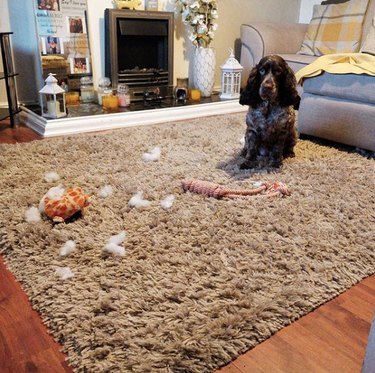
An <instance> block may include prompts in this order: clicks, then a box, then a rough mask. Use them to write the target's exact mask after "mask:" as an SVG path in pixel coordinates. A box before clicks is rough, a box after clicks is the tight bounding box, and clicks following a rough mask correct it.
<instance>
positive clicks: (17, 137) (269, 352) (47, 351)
mask: <svg viewBox="0 0 375 373" xmlns="http://www.w3.org/2000/svg"><path fill="white" fill-rule="evenodd" d="M35 139H40V136H38V135H36V134H35V133H34V132H33V131H31V130H30V129H28V128H26V127H24V126H20V127H18V128H16V129H10V128H9V122H7V121H3V122H0V143H16V142H27V141H32V140H35ZM374 309H375V275H373V276H371V277H369V278H367V279H365V280H363V281H362V282H360V283H359V284H358V285H356V286H354V287H352V288H351V289H349V290H348V291H346V292H345V293H343V294H341V295H340V296H338V297H337V298H336V299H334V300H332V301H330V302H328V303H326V304H325V305H323V306H321V307H319V308H318V309H316V310H315V311H313V312H311V313H309V314H308V315H306V316H304V317H302V318H301V319H300V320H298V321H296V322H295V323H293V324H292V325H290V326H288V327H286V328H284V329H282V330H281V331H280V332H278V333H276V334H275V335H274V336H272V337H271V338H269V339H268V340H266V341H265V342H263V343H261V344H260V345H258V346H256V347H255V348H253V349H252V350H250V351H248V352H247V353H246V354H244V355H242V356H241V357H239V358H238V359H237V360H235V361H233V362H232V363H230V364H228V365H227V366H225V367H224V368H222V369H220V370H219V371H217V373H258V372H265V373H318V372H319V373H323V372H325V373H356V372H358V373H359V372H360V370H361V366H362V362H363V358H364V354H365V348H366V343H367V338H368V332H369V330H370V324H371V321H372V318H373V313H374ZM59 348H60V346H59V345H58V344H57V343H56V342H54V341H53V339H52V338H51V337H50V336H49V335H48V333H47V329H46V328H45V327H44V325H43V324H42V322H41V320H40V317H39V315H38V313H37V312H35V311H33V310H32V308H31V306H30V304H29V302H28V300H27V297H26V295H25V293H24V292H23V291H22V289H21V287H20V285H19V284H18V283H17V282H16V280H15V278H14V276H13V275H12V274H11V273H10V272H9V271H8V270H7V269H6V268H5V266H4V262H3V261H2V259H1V257H0V373H24V372H43V373H63V372H72V370H71V368H70V367H69V366H68V365H67V364H66V363H65V362H64V355H63V354H62V353H61V352H59ZM374 372H375V367H374ZM95 373H99V372H95ZM145 373H152V372H145Z"/></svg>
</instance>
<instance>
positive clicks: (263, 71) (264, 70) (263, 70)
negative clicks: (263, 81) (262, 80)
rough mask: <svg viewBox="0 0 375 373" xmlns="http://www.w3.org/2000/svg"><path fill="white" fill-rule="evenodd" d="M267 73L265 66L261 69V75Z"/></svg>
mask: <svg viewBox="0 0 375 373" xmlns="http://www.w3.org/2000/svg"><path fill="white" fill-rule="evenodd" d="M265 73H266V69H264V68H263V67H262V68H261V69H259V74H260V75H264V74H265Z"/></svg>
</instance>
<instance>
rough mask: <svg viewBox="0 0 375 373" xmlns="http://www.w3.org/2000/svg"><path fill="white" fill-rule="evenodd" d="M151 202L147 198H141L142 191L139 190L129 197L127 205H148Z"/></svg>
mask: <svg viewBox="0 0 375 373" xmlns="http://www.w3.org/2000/svg"><path fill="white" fill-rule="evenodd" d="M150 204H151V202H150V201H148V200H147V199H143V192H142V191H140V192H137V193H136V194H134V196H133V197H132V198H130V200H129V202H128V205H129V206H130V207H137V208H139V207H148V206H150Z"/></svg>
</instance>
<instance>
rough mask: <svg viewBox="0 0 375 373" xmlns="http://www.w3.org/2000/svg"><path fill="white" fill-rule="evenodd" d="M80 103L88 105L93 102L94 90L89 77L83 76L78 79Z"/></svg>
mask: <svg viewBox="0 0 375 373" xmlns="http://www.w3.org/2000/svg"><path fill="white" fill-rule="evenodd" d="M80 83H81V87H80V89H81V102H82V103H89V102H94V101H95V90H94V84H93V82H92V78H91V76H84V77H82V78H81V79H80Z"/></svg>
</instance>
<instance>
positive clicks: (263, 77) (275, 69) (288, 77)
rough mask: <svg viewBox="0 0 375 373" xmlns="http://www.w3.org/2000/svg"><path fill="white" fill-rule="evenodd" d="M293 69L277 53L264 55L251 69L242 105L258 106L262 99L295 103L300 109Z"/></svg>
mask: <svg viewBox="0 0 375 373" xmlns="http://www.w3.org/2000/svg"><path fill="white" fill-rule="evenodd" d="M296 87H297V82H296V78H295V75H294V72H293V70H292V69H291V68H290V67H289V66H288V64H287V63H286V61H285V60H284V59H283V58H281V57H280V56H277V55H270V56H266V57H263V58H262V59H261V60H260V61H259V63H258V64H257V65H256V66H255V67H254V68H253V69H252V70H251V71H250V75H249V78H248V80H247V84H246V87H245V89H244V90H243V91H242V93H241V96H240V104H241V105H249V106H251V107H253V108H256V107H257V106H258V105H259V104H260V103H261V102H262V101H268V102H269V103H271V104H277V105H280V106H290V105H293V106H294V108H295V109H298V106H299V101H300V97H299V95H298V92H297V89H296Z"/></svg>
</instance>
